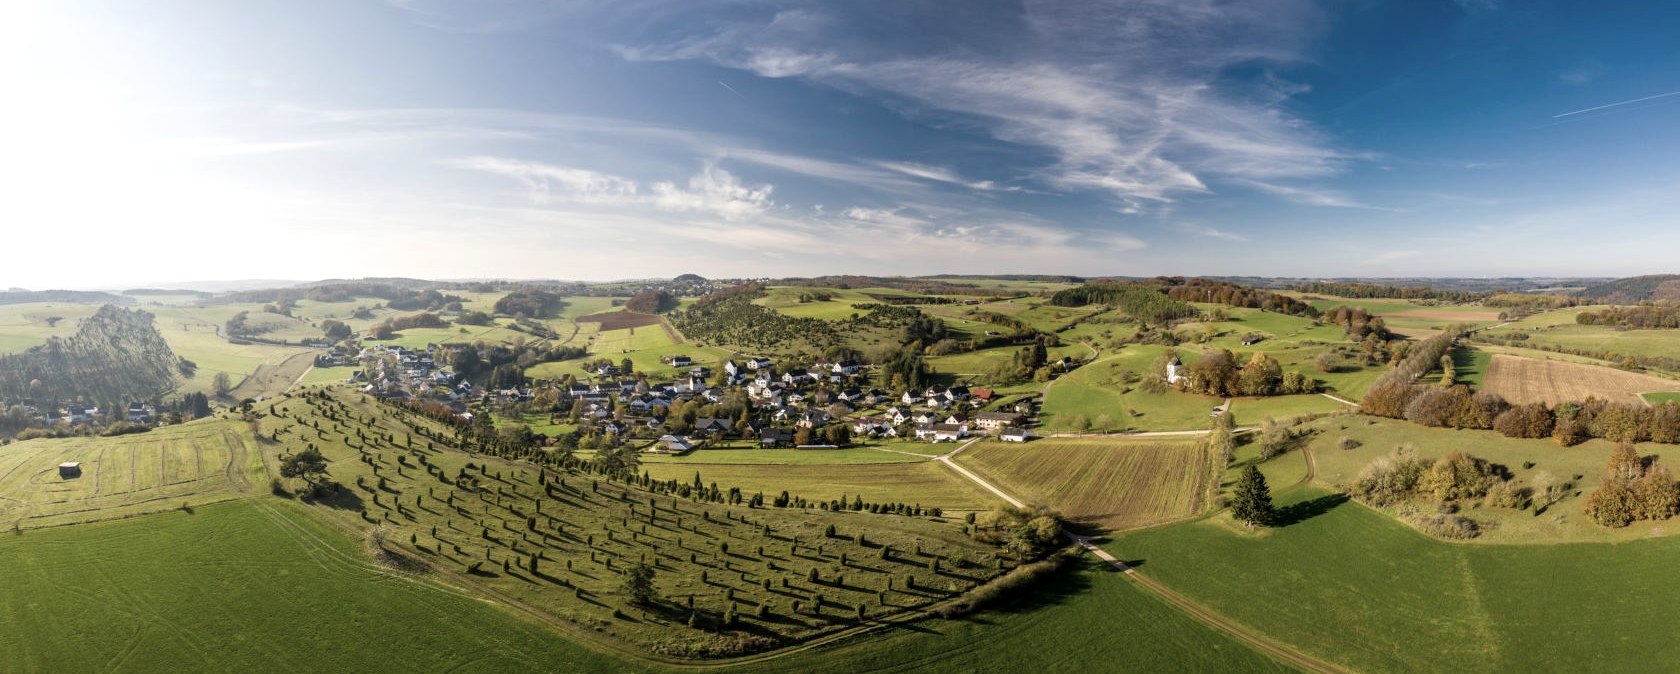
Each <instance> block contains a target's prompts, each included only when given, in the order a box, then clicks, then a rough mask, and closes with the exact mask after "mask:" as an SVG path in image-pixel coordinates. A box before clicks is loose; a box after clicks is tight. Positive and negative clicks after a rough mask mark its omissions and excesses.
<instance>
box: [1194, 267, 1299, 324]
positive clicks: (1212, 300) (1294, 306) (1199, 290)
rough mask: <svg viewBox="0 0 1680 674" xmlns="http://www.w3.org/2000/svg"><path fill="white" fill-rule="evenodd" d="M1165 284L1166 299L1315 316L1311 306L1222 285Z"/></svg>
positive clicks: (1198, 281) (1202, 282) (1199, 282)
mask: <svg viewBox="0 0 1680 674" xmlns="http://www.w3.org/2000/svg"><path fill="white" fill-rule="evenodd" d="M1164 280H1165V281H1166V282H1167V283H1168V286H1167V296H1168V297H1171V298H1173V299H1176V300H1183V301H1185V302H1203V303H1209V304H1224V305H1229V306H1233V307H1241V308H1245V309H1259V310H1261V311H1270V312H1273V313H1279V314H1289V315H1291V316H1306V317H1308V318H1312V317H1315V316H1317V315H1318V310H1317V309H1315V308H1313V306H1312V305H1311V304H1308V303H1306V302H1303V301H1301V300H1298V299H1296V298H1294V297H1290V296H1288V295H1284V294H1281V293H1275V292H1272V291H1270V290H1261V289H1258V288H1250V287H1247V286H1240V285H1237V284H1235V283H1229V282H1226V281H1215V280H1212V279H1201V278H1193V279H1189V280H1185V279H1181V278H1176V277H1175V278H1169V279H1164Z"/></svg>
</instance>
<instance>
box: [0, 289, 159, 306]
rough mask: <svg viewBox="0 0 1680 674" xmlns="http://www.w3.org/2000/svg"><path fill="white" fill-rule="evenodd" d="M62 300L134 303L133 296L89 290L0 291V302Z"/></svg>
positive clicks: (23, 302) (24, 302)
mask: <svg viewBox="0 0 1680 674" xmlns="http://www.w3.org/2000/svg"><path fill="white" fill-rule="evenodd" d="M31 302H63V303H66V304H134V298H132V297H123V296H122V295H113V294H111V293H103V292H97V291H91V290H23V289H20V288H14V289H12V290H7V291H4V292H0V304H28V303H31Z"/></svg>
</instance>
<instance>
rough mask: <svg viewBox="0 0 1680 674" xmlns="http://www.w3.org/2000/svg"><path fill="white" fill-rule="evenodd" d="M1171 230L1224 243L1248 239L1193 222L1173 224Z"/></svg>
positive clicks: (1234, 233)
mask: <svg viewBox="0 0 1680 674" xmlns="http://www.w3.org/2000/svg"><path fill="white" fill-rule="evenodd" d="M1173 228H1175V229H1178V230H1180V231H1183V232H1188V233H1190V234H1195V235H1196V236H1204V237H1207V238H1210V239H1224V240H1226V241H1247V240H1248V237H1246V236H1243V235H1241V234H1238V233H1236V232H1227V231H1225V230H1223V229H1219V228H1216V227H1209V226H1207V225H1203V224H1198V223H1193V222H1180V223H1177V224H1174V225H1173Z"/></svg>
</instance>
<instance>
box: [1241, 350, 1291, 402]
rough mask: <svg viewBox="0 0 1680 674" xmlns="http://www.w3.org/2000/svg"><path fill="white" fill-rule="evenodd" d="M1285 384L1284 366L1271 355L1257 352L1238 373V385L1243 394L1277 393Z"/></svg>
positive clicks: (1261, 394) (1262, 394) (1266, 394)
mask: <svg viewBox="0 0 1680 674" xmlns="http://www.w3.org/2000/svg"><path fill="white" fill-rule="evenodd" d="M1282 385H1283V366H1281V365H1279V364H1278V362H1277V361H1276V360H1274V359H1273V358H1272V357H1271V356H1268V355H1266V354H1264V353H1255V354H1254V356H1253V357H1251V358H1249V360H1248V364H1247V365H1244V366H1243V368H1242V371H1241V372H1240V373H1238V375H1237V387H1238V389H1239V390H1240V391H1241V392H1242V394H1243V395H1250V396H1268V395H1275V394H1276V393H1277V392H1278V388H1279V387H1281V386H1282Z"/></svg>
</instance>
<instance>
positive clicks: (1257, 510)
mask: <svg viewBox="0 0 1680 674" xmlns="http://www.w3.org/2000/svg"><path fill="white" fill-rule="evenodd" d="M1274 515H1275V512H1274V511H1273V509H1272V491H1271V489H1270V488H1268V487H1267V486H1266V476H1265V475H1262V474H1260V469H1259V468H1258V467H1256V466H1254V465H1253V464H1249V466H1248V467H1247V468H1244V469H1243V472H1242V476H1241V477H1238V478H1237V487H1236V494H1235V495H1233V496H1232V497H1231V516H1232V517H1235V518H1236V519H1237V521H1239V522H1242V523H1243V524H1246V525H1248V526H1249V527H1250V528H1252V527H1255V526H1267V525H1269V524H1271V522H1272V518H1273V516H1274Z"/></svg>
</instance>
